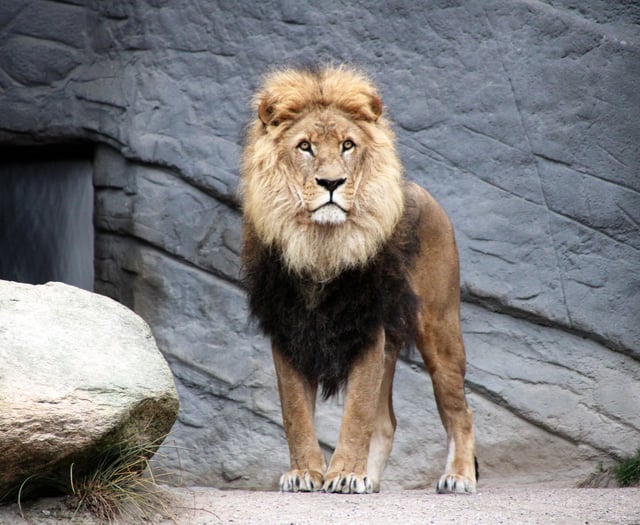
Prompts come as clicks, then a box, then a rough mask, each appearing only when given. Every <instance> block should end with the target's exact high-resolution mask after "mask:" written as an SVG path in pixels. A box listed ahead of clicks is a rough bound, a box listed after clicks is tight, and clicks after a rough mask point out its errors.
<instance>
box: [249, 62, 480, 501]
mask: <svg viewBox="0 0 640 525" xmlns="http://www.w3.org/2000/svg"><path fill="white" fill-rule="evenodd" d="M253 104H254V110H255V115H256V117H255V118H254V119H253V121H252V122H251V123H250V124H249V127H248V130H247V137H246V142H245V145H244V150H243V154H242V159H241V178H240V186H239V195H240V199H241V202H242V209H243V248H242V254H241V261H242V266H243V273H244V277H243V278H244V280H245V283H246V287H247V296H248V303H249V308H250V312H251V314H252V316H254V317H255V318H256V319H257V321H258V323H259V326H260V328H261V330H262V331H263V332H264V333H265V334H266V335H267V336H269V337H270V339H271V346H272V354H273V361H274V365H275V371H276V376H277V384H278V391H279V395H280V401H281V408H282V419H283V427H284V431H285V434H286V438H287V441H288V445H289V453H290V461H291V468H290V470H288V471H287V472H285V473H284V474H282V476H281V478H280V489H281V490H282V491H291V492H297V491H317V490H323V491H325V492H340V493H371V492H377V491H379V489H380V480H381V475H382V471H383V469H384V467H385V465H386V463H387V459H388V457H389V454H390V451H391V446H392V442H393V436H394V432H395V429H396V417H395V414H394V410H393V403H392V386H393V377H394V372H395V367H396V362H397V360H398V356H399V354H400V352H401V350H402V349H403V348H405V347H406V346H408V345H412V344H414V343H415V345H416V347H417V348H418V350H419V351H420V353H421V355H422V358H423V360H424V364H425V366H426V369H427V371H428V372H429V374H430V376H431V379H432V382H433V389H434V393H435V398H436V402H437V406H438V410H439V414H440V417H441V420H442V423H443V425H444V428H445V430H446V433H447V460H446V466H445V470H444V474H443V475H442V476H441V477H440V479H439V481H438V482H437V491H438V492H440V493H446V492H454V493H473V492H475V490H476V478H477V475H476V467H475V464H474V462H475V456H474V453H475V451H474V448H475V444H474V431H473V421H472V412H471V409H470V408H469V406H468V404H467V401H466V398H465V392H464V376H465V366H466V359H465V350H464V345H463V341H462V335H461V331H460V289H459V269H458V254H457V248H456V244H455V240H454V233H453V228H452V225H451V223H450V221H449V219H448V217H447V215H446V213H445V212H444V211H443V209H442V208H441V207H440V205H439V204H438V203H437V202H436V201H435V199H434V198H433V197H432V196H431V195H430V194H429V193H428V192H427V191H426V190H424V189H422V188H421V187H419V186H418V185H416V184H414V183H412V182H409V181H407V180H405V179H404V176H403V170H402V166H401V163H400V161H399V159H398V156H397V154H396V151H395V136H394V133H393V131H392V129H391V126H390V123H389V121H388V120H387V118H386V117H385V115H384V114H383V105H382V101H381V98H380V96H379V95H378V92H377V90H376V88H375V86H374V85H373V83H372V82H371V81H370V80H369V79H368V77H367V76H366V75H365V74H363V73H362V72H360V71H359V70H356V69H353V68H349V67H345V66H340V67H334V66H328V67H324V68H319V69H316V70H312V69H292V68H289V69H282V70H278V71H275V72H272V73H271V74H269V75H268V76H267V77H266V78H265V81H264V85H263V86H262V88H261V89H260V90H259V91H258V92H257V93H256V95H255V97H254V101H253ZM319 388H321V391H322V395H323V397H325V398H327V397H330V396H333V395H335V394H337V393H338V392H341V391H343V392H344V408H343V416H342V422H341V426H340V431H339V436H338V441H337V446H336V448H335V450H334V452H333V455H332V457H331V460H330V461H329V464H328V466H327V464H326V461H325V457H324V455H323V453H322V451H321V449H320V445H319V443H318V439H317V437H316V433H315V429H314V424H313V417H314V410H315V405H316V397H317V393H318V389H319Z"/></svg>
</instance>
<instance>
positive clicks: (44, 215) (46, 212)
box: [0, 144, 94, 291]
mask: <svg viewBox="0 0 640 525" xmlns="http://www.w3.org/2000/svg"><path fill="white" fill-rule="evenodd" d="M93 156H94V148H93V147H92V146H91V145H85V144H64V145H52V146H28V147H27V146H2V147H0V279H4V280H10V281H19V282H24V283H30V284H43V283H46V282H48V281H60V282H64V283H67V284H71V285H74V286H78V287H80V288H84V289H86V290H90V291H93V288H94V226H93V199H94V189H93Z"/></svg>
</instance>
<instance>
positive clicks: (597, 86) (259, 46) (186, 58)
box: [0, 0, 640, 487]
mask: <svg viewBox="0 0 640 525" xmlns="http://www.w3.org/2000/svg"><path fill="white" fill-rule="evenodd" d="M321 5H322V7H320V4H317V5H316V4H311V3H308V2H290V1H283V2H276V1H275V0H274V1H265V2H260V3H258V4H249V3H244V2H234V3H223V4H217V3H211V2H205V1H195V2H186V1H175V2H163V1H151V0H149V1H147V2H145V1H142V0H139V1H136V2H87V3H86V4H85V3H78V4H77V5H75V4H73V3H65V4H62V3H57V2H51V1H46V0H40V1H34V2H30V3H28V4H25V3H23V2H20V1H18V0H7V1H6V2H3V3H2V6H0V26H1V27H2V31H0V115H2V118H0V141H2V142H5V143H17V142H27V143H28V142H34V141H35V142H37V141H62V140H64V141H68V140H73V139H84V140H90V141H93V142H97V143H100V144H102V145H103V146H101V147H100V148H98V150H97V152H96V157H95V161H94V174H95V175H94V182H95V186H96V189H97V193H96V218H95V223H96V288H97V290H98V291H100V292H101V293H105V294H107V295H110V296H112V297H115V298H117V299H118V300H120V301H122V302H123V303H125V304H127V305H129V306H131V307H132V308H134V309H135V310H136V311H137V312H138V313H140V314H141V315H142V316H143V317H144V318H145V319H146V320H147V321H148V322H149V324H150V325H151V328H152V330H153V332H154V335H155V336H156V338H157V340H158V344H159V347H160V348H161V350H162V351H163V353H164V354H165V355H166V356H167V358H168V359H169V361H170V364H171V367H172V370H173V372H174V374H175V376H176V380H177V385H178V389H179V391H180V395H181V398H182V409H181V413H180V417H179V422H178V424H177V425H176V426H175V428H174V433H173V438H172V439H173V440H174V442H175V445H176V446H175V448H171V447H168V448H166V455H165V456H164V457H165V458H166V460H165V462H164V466H166V467H167V468H168V469H169V470H171V471H172V472H174V473H176V474H177V478H180V477H182V479H183V480H184V481H185V482H189V483H211V484H215V485H218V486H234V487H273V486H274V481H275V480H276V479H277V476H278V473H279V471H280V470H282V469H283V468H284V467H285V465H286V460H287V452H286V447H285V442H284V437H283V433H282V428H281V426H280V415H279V408H278V403H277V397H276V392H275V388H274V378H273V369H272V365H271V362H270V355H269V350H268V344H267V342H266V341H264V339H263V338H262V337H260V336H259V335H258V334H256V333H255V329H254V327H253V326H252V325H251V323H249V322H248V321H247V319H246V309H245V307H244V303H243V300H244V299H243V293H242V290H241V288H240V287H239V286H238V259H237V254H238V250H239V243H240V238H239V237H240V234H239V230H240V218H239V212H238V209H237V203H236V200H235V198H234V192H235V188H236V184H237V163H238V155H239V151H240V147H241V140H242V128H243V125H244V123H245V122H246V120H247V118H248V117H249V113H248V102H249V100H250V97H251V93H252V91H253V89H254V88H255V86H256V85H257V83H258V81H259V77H260V74H261V73H263V72H264V71H266V70H268V69H269V68H271V67H273V66H274V65H278V64H282V63H294V64H296V63H297V64H303V63H313V62H318V61H326V60H333V61H337V62H340V61H348V62H351V63H355V64H359V65H361V66H362V67H364V68H365V69H366V70H367V71H369V72H370V73H371V74H372V76H373V77H374V78H375V80H376V81H377V82H378V84H379V85H380V87H381V90H382V94H383V97H384V101H385V103H386V105H387V108H388V110H389V113H390V115H391V117H392V120H393V121H394V122H395V123H396V129H397V132H398V146H399V150H400V153H401V157H402V159H403V161H404V164H405V168H406V171H407V175H408V177H410V178H411V179H414V180H416V181H418V182H420V183H421V184H422V185H424V186H425V187H426V188H428V189H429V190H430V191H431V192H432V193H433V194H434V195H435V196H436V197H437V198H438V199H439V200H440V201H441V202H442V204H443V205H444V207H445V209H446V210H447V211H448V212H449V214H450V215H451V217H452V219H453V222H454V225H455V227H456V231H457V239H458V244H459V248H460V255H461V261H462V283H463V298H464V300H465V303H464V305H463V318H464V323H463V329H464V332H465V340H466V345H467V349H468V356H469V368H468V388H469V392H470V399H471V402H472V405H473V407H474V409H475V411H476V423H477V434H478V448H479V455H480V459H481V464H482V465H483V469H484V470H483V471H484V472H485V473H486V476H487V477H488V478H489V480H490V481H491V480H493V482H498V481H505V482H508V481H509V480H514V479H519V480H537V481H542V480H546V481H554V480H556V481H557V480H560V481H569V480H578V479H579V478H580V477H581V476H583V475H584V474H585V473H586V472H588V471H590V470H592V469H593V468H595V465H596V462H597V461H603V462H605V463H608V462H610V461H611V460H612V459H615V458H619V457H620V456H622V455H625V454H630V453H632V452H633V451H634V450H635V448H636V447H637V446H638V443H639V442H640V419H639V418H640V416H639V415H638V411H637V409H635V406H636V404H637V399H639V397H640V396H639V392H638V386H637V385H638V379H639V376H638V374H639V372H638V370H639V368H640V365H639V360H640V318H639V313H638V312H640V277H639V276H640V257H639V252H640V228H639V225H640V178H639V177H638V173H640V154H639V153H640V152H639V146H638V145H639V144H640V120H638V118H637V115H638V114H640V95H638V89H637V85H638V83H639V82H640V29H639V26H638V22H639V21H640V7H639V6H638V5H637V4H636V3H632V2H627V3H611V2H603V1H600V0H589V1H584V2H576V1H573V0H548V1H537V0H517V1H504V0H489V1H479V0H478V1H470V2H457V1H453V0H452V1H446V2H436V1H433V2H426V3H422V4H421V5H420V6H417V5H416V4H415V3H411V2H402V1H394V2H378V3H372V4H371V5H369V4H367V5H364V4H360V3H354V4H350V5H349V6H345V5H344V4H342V3H337V2H324V3H322V4H321ZM34 9H36V11H38V10H40V11H39V12H40V13H47V17H48V19H50V20H60V24H62V25H61V26H60V27H61V30H60V31H52V27H53V25H52V24H43V23H42V16H43V15H38V14H37V13H36V14H35V15H34V14H33V13H34V11H33V10H34ZM63 26H64V30H62V29H63ZM77 27H82V29H81V30H80V31H77V30H75V29H74V28H77ZM27 43H28V44H29V45H26V44H27ZM32 44H33V45H32ZM34 53H36V54H37V57H33V56H31V55H33V54H34ZM43 61H44V63H43ZM105 145H106V146H105ZM418 368H419V367H418V365H416V364H415V363H414V362H412V361H411V359H408V360H406V361H405V362H404V363H403V364H402V366H401V367H400V369H399V378H398V381H397V383H396V396H395V399H396V404H397V407H398V412H399V422H400V429H399V431H398V436H397V441H396V444H395V447H394V451H393V453H392V458H391V462H390V465H389V469H388V471H387V474H386V476H385V479H386V480H387V483H389V484H392V485H400V486H405V487H407V486H421V485H424V484H431V483H432V482H433V481H434V480H435V479H436V476H437V474H438V472H439V470H440V468H441V466H442V463H443V462H444V457H443V454H444V444H443V443H442V441H443V437H444V436H443V432H442V430H441V427H440V423H439V421H438V418H437V414H436V412H435V410H434V405H433V401H432V395H431V392H430V388H429V386H428V380H425V379H424V378H423V377H422V375H424V374H422V373H418V370H417V369H418ZM338 414H339V407H338V406H335V405H331V404H329V405H328V406H326V407H323V408H322V410H321V411H320V412H319V414H318V424H319V427H320V430H319V433H320V435H321V438H322V440H323V444H324V446H325V448H326V450H327V451H329V450H330V448H331V447H332V446H333V444H334V442H335V441H334V440H335V434H336V431H335V429H336V426H337V421H338ZM421 435H424V437H425V439H424V440H420V439H419V436H421ZM487 477H485V478H484V479H485V480H486V479H487Z"/></svg>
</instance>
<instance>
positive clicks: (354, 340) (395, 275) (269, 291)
mask: <svg viewBox="0 0 640 525" xmlns="http://www.w3.org/2000/svg"><path fill="white" fill-rule="evenodd" d="M399 235H400V233H399V232H398V233H397V235H396V237H398V236H399ZM408 241H409V242H407V239H406V238H405V236H402V238H395V239H394V240H393V241H392V242H390V243H389V245H388V246H386V247H385V248H383V249H382V250H381V252H380V253H379V254H378V255H377V256H376V257H375V258H374V259H373V260H372V261H371V262H370V263H369V264H368V265H367V266H365V267H362V268H356V269H351V270H348V271H345V272H344V273H342V274H341V275H340V276H338V277H337V278H335V279H333V280H332V281H330V282H328V283H324V284H320V283H316V282H314V281H313V280H311V279H310V278H307V277H305V276H300V275H297V274H294V273H292V272H290V271H289V270H288V269H287V268H286V267H285V265H284V264H283V262H282V259H281V256H280V253H279V252H278V250H277V249H274V248H269V247H267V246H264V245H260V244H259V243H256V244H254V245H253V246H252V251H253V253H252V256H251V257H250V258H248V259H245V279H246V284H247V290H248V296H249V306H250V310H251V313H252V315H253V316H254V317H255V318H257V320H258V321H259V323H260V327H261V329H262V330H263V331H264V332H265V334H267V335H268V336H270V337H271V339H272V341H273V342H274V343H275V345H276V346H277V348H278V349H279V351H280V352H281V353H283V354H284V355H285V356H286V357H287V358H288V359H289V360H290V362H291V363H292V365H293V366H294V367H295V368H296V369H297V370H299V371H300V372H301V373H302V374H303V375H304V376H305V377H306V378H307V379H308V380H309V381H312V382H317V383H318V384H320V385H321V386H322V389H323V395H324V396H325V397H329V396H331V395H333V394H335V393H337V392H338V390H339V389H340V388H341V387H342V386H343V385H344V383H345V382H346V380H347V377H348V374H349V371H350V370H351V367H352V365H353V363H354V362H355V361H357V360H358V358H359V357H360V356H361V355H362V353H363V352H364V351H366V350H367V348H370V347H371V345H372V344H373V343H374V342H375V338H376V336H377V334H378V333H379V330H380V328H384V330H385V337H386V342H387V343H386V344H387V348H388V349H391V348H394V349H399V348H400V347H402V346H404V345H407V344H410V343H411V342H412V341H413V338H414V334H415V329H414V327H415V322H416V309H417V299H416V297H415V295H414V294H413V292H412V291H411V288H410V286H409V283H408V280H407V269H408V265H409V262H410V259H411V257H412V256H413V254H414V253H415V251H416V249H417V242H416V241H413V242H412V240H411V239H409V240H408Z"/></svg>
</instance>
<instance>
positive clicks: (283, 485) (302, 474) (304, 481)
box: [280, 470, 324, 492]
mask: <svg viewBox="0 0 640 525" xmlns="http://www.w3.org/2000/svg"><path fill="white" fill-rule="evenodd" d="M323 482H324V477H323V476H322V474H321V473H320V472H318V471H316V470H290V471H289V472H285V473H284V474H283V475H282V476H281V477H280V490H281V491H282V492H314V491H316V490H320V489H321V488H322V484H323Z"/></svg>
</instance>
